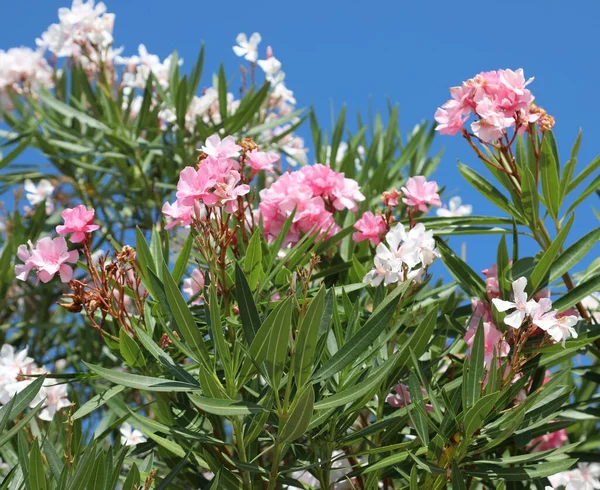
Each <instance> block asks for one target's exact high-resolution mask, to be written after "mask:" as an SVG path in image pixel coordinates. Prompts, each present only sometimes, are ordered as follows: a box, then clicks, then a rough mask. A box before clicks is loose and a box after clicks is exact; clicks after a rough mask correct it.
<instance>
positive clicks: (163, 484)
mask: <svg viewBox="0 0 600 490" xmlns="http://www.w3.org/2000/svg"><path fill="white" fill-rule="evenodd" d="M191 452H192V450H191V449H190V450H189V451H188V453H187V454H186V455H185V457H184V458H182V459H181V460H179V462H178V463H177V464H176V465H175V466H173V469H172V470H171V471H169V474H168V475H167V476H165V477H164V478H163V479H162V480H161V481H160V484H159V485H158V486H157V487H156V488H155V490H167V489H168V488H169V485H170V484H171V482H172V481H173V480H174V479H175V477H176V476H177V474H178V473H179V472H180V471H181V470H182V469H183V467H184V466H185V465H186V464H187V462H188V458H189V457H190V454H191ZM123 490H125V488H123Z"/></svg>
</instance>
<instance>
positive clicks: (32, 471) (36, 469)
mask: <svg viewBox="0 0 600 490" xmlns="http://www.w3.org/2000/svg"><path fill="white" fill-rule="evenodd" d="M44 473H45V472H44V464H43V462H42V453H41V451H40V446H39V444H38V440H37V438H36V439H34V440H33V444H32V445H31V451H30V452H29V489H30V490H45V489H46V477H45V476H44Z"/></svg>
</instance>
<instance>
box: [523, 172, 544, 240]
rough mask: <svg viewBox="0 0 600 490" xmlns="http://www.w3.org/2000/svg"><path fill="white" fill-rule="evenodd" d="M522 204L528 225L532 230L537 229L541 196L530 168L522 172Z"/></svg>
mask: <svg viewBox="0 0 600 490" xmlns="http://www.w3.org/2000/svg"><path fill="white" fill-rule="evenodd" d="M521 204H522V205H523V210H524V212H525V217H526V218H527V223H528V224H529V226H530V227H531V228H534V229H537V226H538V221H539V214H540V211H539V209H540V204H539V194H538V187H537V184H536V181H535V177H534V176H533V174H532V173H531V169H530V168H529V167H526V168H524V169H523V172H522V179H521Z"/></svg>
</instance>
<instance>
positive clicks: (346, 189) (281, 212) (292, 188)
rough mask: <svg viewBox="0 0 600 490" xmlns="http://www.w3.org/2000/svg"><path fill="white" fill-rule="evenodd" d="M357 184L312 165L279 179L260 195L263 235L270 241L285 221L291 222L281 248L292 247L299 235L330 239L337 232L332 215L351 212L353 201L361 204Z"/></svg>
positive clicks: (326, 168) (354, 203)
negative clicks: (311, 234)
mask: <svg viewBox="0 0 600 490" xmlns="http://www.w3.org/2000/svg"><path fill="white" fill-rule="evenodd" d="M363 199H364V196H363V195H362V194H361V193H360V190H359V188H358V183H356V181H353V180H352V179H346V178H345V177H344V175H343V174H341V173H338V172H334V171H333V170H331V169H330V168H329V167H326V166H325V165H319V164H317V165H313V166H307V167H304V168H302V169H301V170H298V171H295V172H292V173H289V172H286V173H284V174H283V175H281V176H280V177H279V178H278V179H277V180H275V181H274V182H273V184H272V185H271V186H270V187H268V188H267V189H263V190H261V191H260V204H259V215H258V216H257V218H259V217H260V218H262V220H263V224H264V230H265V234H266V236H267V239H268V240H269V241H273V240H274V239H275V237H276V236H277V235H278V234H279V233H280V231H281V229H282V227H283V224H284V223H285V221H286V219H287V218H288V217H289V216H290V215H291V214H292V213H293V212H295V214H294V219H293V222H292V226H291V227H290V229H289V231H288V234H287V236H286V238H285V240H284V243H283V247H284V248H285V247H287V246H289V245H290V244H294V243H296V242H297V241H298V240H299V238H300V235H301V233H313V234H316V235H317V236H319V237H321V236H322V235H325V236H327V237H331V236H333V235H335V234H336V233H337V232H338V231H339V230H340V228H339V226H338V225H337V224H336V223H335V220H334V212H335V211H336V210H341V209H344V208H348V209H350V210H355V209H356V208H357V205H356V201H360V200H363Z"/></svg>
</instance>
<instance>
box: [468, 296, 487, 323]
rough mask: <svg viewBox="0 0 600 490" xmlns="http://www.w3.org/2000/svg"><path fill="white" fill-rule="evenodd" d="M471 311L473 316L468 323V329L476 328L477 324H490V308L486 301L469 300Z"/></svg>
mask: <svg viewBox="0 0 600 490" xmlns="http://www.w3.org/2000/svg"><path fill="white" fill-rule="evenodd" d="M471 309H472V310H473V316H472V317H471V321H470V322H469V329H472V328H477V327H478V326H479V322H480V321H481V322H483V323H485V322H492V307H491V305H490V304H489V303H488V302H487V301H481V300H479V299H475V298H473V299H471Z"/></svg>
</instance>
